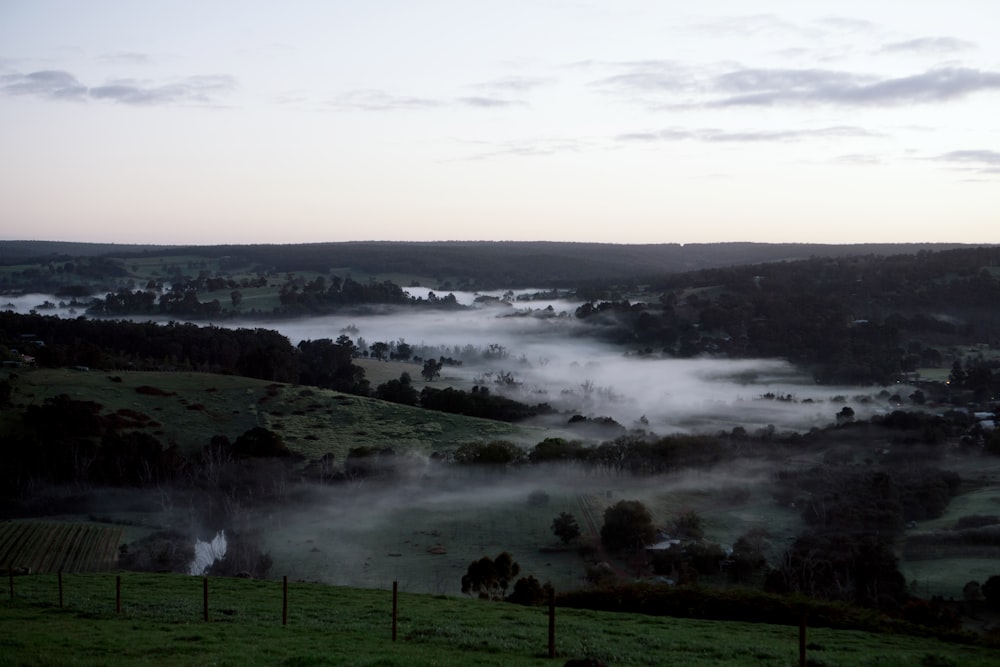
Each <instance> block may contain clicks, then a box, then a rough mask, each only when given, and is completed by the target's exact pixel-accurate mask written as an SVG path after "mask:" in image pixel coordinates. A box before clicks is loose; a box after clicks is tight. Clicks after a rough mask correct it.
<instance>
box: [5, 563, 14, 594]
mask: <svg viewBox="0 0 1000 667" xmlns="http://www.w3.org/2000/svg"><path fill="white" fill-rule="evenodd" d="M7 578H8V579H9V580H10V601H11V602H13V601H14V564H13V563H8V564H7Z"/></svg>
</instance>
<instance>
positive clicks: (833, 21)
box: [816, 16, 879, 32]
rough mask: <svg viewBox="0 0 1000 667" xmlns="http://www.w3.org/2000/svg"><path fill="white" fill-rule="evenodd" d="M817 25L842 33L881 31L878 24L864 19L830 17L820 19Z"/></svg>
mask: <svg viewBox="0 0 1000 667" xmlns="http://www.w3.org/2000/svg"><path fill="white" fill-rule="evenodd" d="M816 23H817V24H819V25H821V26H823V27H825V28H829V29H832V30H837V31H840V32H872V31H876V30H878V29H879V26H878V24H877V23H872V22H871V21H866V20H864V19H855V18H850V17H847V16H828V17H826V18H823V19H820V20H819V21H817V22H816Z"/></svg>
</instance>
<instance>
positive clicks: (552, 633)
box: [549, 588, 556, 660]
mask: <svg viewBox="0 0 1000 667" xmlns="http://www.w3.org/2000/svg"><path fill="white" fill-rule="evenodd" d="M555 657H556V589H555V588H549V659H550V660H553V659H555Z"/></svg>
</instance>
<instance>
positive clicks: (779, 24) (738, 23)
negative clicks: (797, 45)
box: [694, 14, 802, 37]
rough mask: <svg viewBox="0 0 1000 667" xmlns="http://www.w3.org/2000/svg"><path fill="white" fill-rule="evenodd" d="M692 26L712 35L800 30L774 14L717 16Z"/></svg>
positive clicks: (750, 34) (748, 34)
mask: <svg viewBox="0 0 1000 667" xmlns="http://www.w3.org/2000/svg"><path fill="white" fill-rule="evenodd" d="M694 28H695V29H696V30H700V31H703V32H707V33H709V34H712V35H719V36H726V35H736V36H739V37H748V36H752V35H756V34H759V33H768V32H793V33H798V32H800V31H801V30H802V28H801V27H800V26H798V25H796V24H794V23H790V22H788V21H785V20H783V19H779V18H778V17H777V16H775V15H774V14H747V15H743V16H724V17H717V18H712V19H708V20H702V21H699V22H697V23H695V24H694Z"/></svg>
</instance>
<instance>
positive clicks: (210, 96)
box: [90, 76, 236, 105]
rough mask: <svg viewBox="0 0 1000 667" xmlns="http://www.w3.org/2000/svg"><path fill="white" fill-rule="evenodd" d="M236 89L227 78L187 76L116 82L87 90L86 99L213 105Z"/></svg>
mask: <svg viewBox="0 0 1000 667" xmlns="http://www.w3.org/2000/svg"><path fill="white" fill-rule="evenodd" d="M235 88H236V81H235V79H233V78H232V77H230V76H189V77H185V78H182V79H178V80H175V81H172V82H170V83H165V84H151V83H148V82H143V81H136V80H133V79H120V80H118V81H113V82H110V83H108V84H107V85H104V86H97V87H95V88H91V89H90V96H91V97H93V98H94V99H99V100H112V101H115V102H119V103H121V104H131V105H156V104H184V103H196V104H213V103H215V101H216V99H217V97H218V96H219V95H220V94H224V93H228V92H231V91H233V90H234V89H235Z"/></svg>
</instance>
